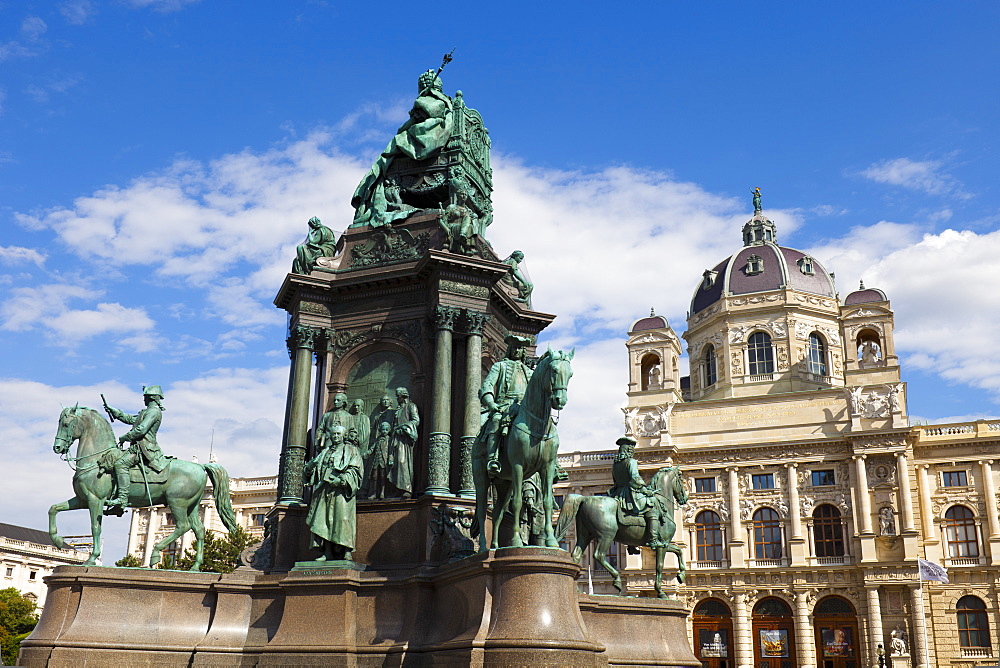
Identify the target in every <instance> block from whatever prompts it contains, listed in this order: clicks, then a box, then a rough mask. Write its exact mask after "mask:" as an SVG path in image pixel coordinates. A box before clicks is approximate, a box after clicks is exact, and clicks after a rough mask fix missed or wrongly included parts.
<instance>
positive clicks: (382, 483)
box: [362, 422, 392, 499]
mask: <svg viewBox="0 0 1000 668" xmlns="http://www.w3.org/2000/svg"><path fill="white" fill-rule="evenodd" d="M391 438H392V425H391V424H390V423H388V422H382V423H380V424H379V425H378V429H377V430H376V432H375V437H374V439H373V440H372V443H371V446H370V447H369V448H368V450H367V451H366V452H365V482H364V487H363V488H362V494H363V495H364V496H365V498H368V499H384V498H385V492H386V483H387V482H388V477H387V474H388V468H389V443H390V440H391Z"/></svg>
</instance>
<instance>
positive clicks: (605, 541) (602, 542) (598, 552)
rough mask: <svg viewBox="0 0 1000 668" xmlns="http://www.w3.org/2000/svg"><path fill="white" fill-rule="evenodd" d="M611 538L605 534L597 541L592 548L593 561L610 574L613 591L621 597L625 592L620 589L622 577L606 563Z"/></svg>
mask: <svg viewBox="0 0 1000 668" xmlns="http://www.w3.org/2000/svg"><path fill="white" fill-rule="evenodd" d="M611 538H612V537H611V536H610V535H607V534H605V535H603V536H601V537H600V538H599V539H598V541H597V546H596V547H594V561H596V562H597V563H599V564H600V565H601V566H603V567H604V570H606V571H607V572H608V573H611V577H613V578H614V580H612V581H611V583H612V584H613V585H614V586H615V589H617V590H618V595H619V596H623V595H624V593H625V590H624V588H623V587H622V577H621V575H620V574H619V573H618V571H617V570H615V568H614V567H613V566H612V565H611V564H609V563H608V558H607V554H608V549H609V548H610V547H611Z"/></svg>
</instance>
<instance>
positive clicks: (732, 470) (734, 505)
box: [726, 466, 743, 567]
mask: <svg viewBox="0 0 1000 668" xmlns="http://www.w3.org/2000/svg"><path fill="white" fill-rule="evenodd" d="M726 471H728V472H729V522H730V526H729V531H730V533H731V534H732V535H731V536H730V538H729V542H731V543H742V542H743V527H742V526H741V523H740V476H739V473H738V469H737V468H736V467H735V466H730V467H729V468H727V469H726ZM731 566H734V567H735V566H736V564H731Z"/></svg>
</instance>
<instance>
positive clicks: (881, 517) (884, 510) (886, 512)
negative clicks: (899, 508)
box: [878, 506, 896, 536]
mask: <svg viewBox="0 0 1000 668" xmlns="http://www.w3.org/2000/svg"><path fill="white" fill-rule="evenodd" d="M878 525H879V533H880V534H881V535H883V536H895V535H896V517H895V514H894V513H893V510H892V506H882V507H881V508H880V509H879V511H878Z"/></svg>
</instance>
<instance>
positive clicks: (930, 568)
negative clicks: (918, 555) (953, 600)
mask: <svg viewBox="0 0 1000 668" xmlns="http://www.w3.org/2000/svg"><path fill="white" fill-rule="evenodd" d="M917 570H918V571H919V572H920V579H921V580H931V581H933V582H948V569H946V568H945V567H944V566H939V565H938V564H935V563H934V562H933V561H927V560H926V559H917Z"/></svg>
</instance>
